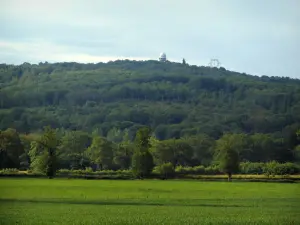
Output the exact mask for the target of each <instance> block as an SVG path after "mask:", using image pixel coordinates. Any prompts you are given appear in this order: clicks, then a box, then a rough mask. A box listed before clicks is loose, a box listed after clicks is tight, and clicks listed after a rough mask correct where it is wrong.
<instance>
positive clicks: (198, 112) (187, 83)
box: [0, 60, 300, 140]
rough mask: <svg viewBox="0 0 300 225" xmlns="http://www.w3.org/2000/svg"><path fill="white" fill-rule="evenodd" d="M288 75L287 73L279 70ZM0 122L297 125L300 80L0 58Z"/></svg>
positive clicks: (154, 64)
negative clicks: (3, 61)
mask: <svg viewBox="0 0 300 225" xmlns="http://www.w3.org/2000/svg"><path fill="white" fill-rule="evenodd" d="M284 75H288V74H284ZM0 88H1V89H0V130H4V129H6V128H15V129H16V130H18V131H20V132H36V131H39V130H41V129H42V127H43V126H46V125H51V126H52V127H56V128H64V129H67V130H74V129H76V130H85V131H89V132H90V131H92V130H94V129H95V128H98V129H99V130H101V132H102V134H103V136H107V135H108V134H109V132H111V131H112V130H116V128H117V129H120V130H124V129H126V128H127V129H129V133H130V134H132V135H133V134H134V133H135V132H136V130H137V129H138V128H139V127H141V126H143V125H148V126H150V127H151V128H152V129H153V130H154V132H155V135H156V137H157V138H158V139H161V140H163V139H169V138H178V137H182V136H185V135H195V134H200V133H201V134H203V133H205V134H208V135H209V136H211V137H213V138H215V139H216V138H219V137H220V136H221V135H222V134H223V133H224V132H228V131H230V132H243V133H268V134H272V135H275V136H277V137H280V136H282V134H283V133H285V132H290V131H293V132H294V130H295V129H296V128H297V127H299V122H300V80H298V79H291V78H287V77H285V78H284V77H282V78H280V77H267V76H262V77H258V76H250V75H247V74H245V73H237V72H232V71H228V70H226V69H225V68H222V67H221V68H209V67H203V66H200V67H198V66H190V65H184V64H180V63H172V62H167V63H161V62H158V61H128V60H124V61H115V62H109V63H98V64H79V63H54V64H50V63H47V62H45V63H40V64H38V65H31V64H28V63H24V64H22V65H20V66H13V65H6V64H1V65H0Z"/></svg>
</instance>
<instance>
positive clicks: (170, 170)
mask: <svg viewBox="0 0 300 225" xmlns="http://www.w3.org/2000/svg"><path fill="white" fill-rule="evenodd" d="M154 173H158V174H159V175H160V176H161V177H162V178H163V179H168V178H171V177H174V176H175V169H174V166H173V164H172V163H170V162H169V163H164V164H161V165H159V166H157V167H156V168H155V169H154Z"/></svg>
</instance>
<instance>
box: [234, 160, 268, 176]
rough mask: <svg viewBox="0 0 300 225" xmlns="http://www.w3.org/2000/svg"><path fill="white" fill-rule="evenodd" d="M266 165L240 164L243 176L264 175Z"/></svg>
mask: <svg viewBox="0 0 300 225" xmlns="http://www.w3.org/2000/svg"><path fill="white" fill-rule="evenodd" d="M264 167H265V163H255V162H243V163H241V164H240V172H241V174H263V173H264Z"/></svg>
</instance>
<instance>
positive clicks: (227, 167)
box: [215, 134, 244, 181]
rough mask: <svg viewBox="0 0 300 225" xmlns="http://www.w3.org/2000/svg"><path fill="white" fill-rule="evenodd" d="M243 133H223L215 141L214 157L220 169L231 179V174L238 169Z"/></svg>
mask: <svg viewBox="0 0 300 225" xmlns="http://www.w3.org/2000/svg"><path fill="white" fill-rule="evenodd" d="M243 138H244V137H243V135H241V134H224V135H223V136H222V137H221V138H220V139H219V140H217V142H216V148H215V159H216V161H217V163H218V164H219V168H220V169H221V171H223V172H224V173H226V174H227V175H228V181H231V177H232V174H233V173H235V172H237V171H238V170H239V163H240V159H239V153H240V152H241V151H242V149H243V141H244V140H243Z"/></svg>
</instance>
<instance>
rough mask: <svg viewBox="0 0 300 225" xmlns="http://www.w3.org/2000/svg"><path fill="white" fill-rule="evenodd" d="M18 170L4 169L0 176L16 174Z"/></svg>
mask: <svg viewBox="0 0 300 225" xmlns="http://www.w3.org/2000/svg"><path fill="white" fill-rule="evenodd" d="M18 173H19V170H18V169H16V168H6V169H2V170H0V174H18Z"/></svg>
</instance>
